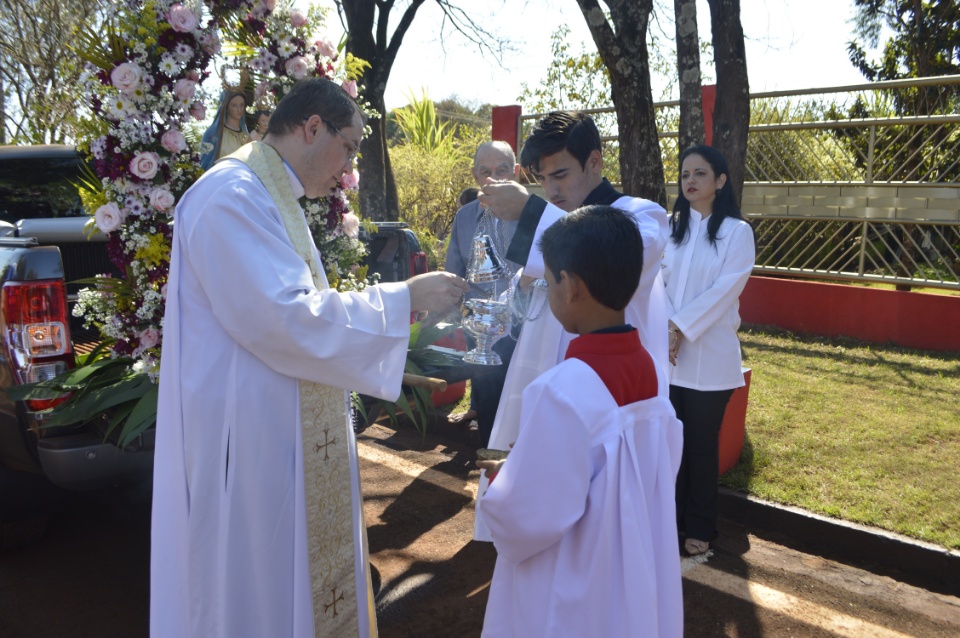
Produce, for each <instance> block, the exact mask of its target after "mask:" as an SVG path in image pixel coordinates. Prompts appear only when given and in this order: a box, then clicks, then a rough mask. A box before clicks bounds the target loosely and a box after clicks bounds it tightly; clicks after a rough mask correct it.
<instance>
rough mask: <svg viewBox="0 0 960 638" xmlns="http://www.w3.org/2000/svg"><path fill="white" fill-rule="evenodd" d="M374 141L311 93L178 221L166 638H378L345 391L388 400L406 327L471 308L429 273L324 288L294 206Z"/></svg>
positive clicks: (158, 479) (160, 561) (167, 445)
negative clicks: (356, 288) (415, 315)
mask: <svg viewBox="0 0 960 638" xmlns="http://www.w3.org/2000/svg"><path fill="white" fill-rule="evenodd" d="M362 132H363V117H362V114H361V112H360V110H359V109H358V107H357V106H356V103H355V102H354V101H353V100H352V98H350V96H349V95H347V93H346V92H345V91H344V90H343V89H342V88H340V87H339V86H338V85H337V84H335V83H333V82H330V81H328V80H306V81H303V82H301V83H299V84H298V85H296V86H295V87H294V88H293V89H292V90H291V92H290V93H289V94H288V95H287V96H286V97H284V99H283V100H281V102H280V104H279V105H278V106H277V109H276V112H275V113H274V115H273V117H272V118H271V120H270V124H269V128H268V130H267V135H266V137H265V138H264V140H263V142H253V143H251V144H248V145H246V146H244V147H242V148H241V149H240V150H239V151H237V152H236V153H235V154H233V155H231V156H229V157H228V158H224V159H222V160H221V161H220V162H218V163H217V164H216V165H215V166H214V167H213V168H212V169H211V170H210V171H209V172H207V173H206V174H205V175H203V177H201V178H200V180H198V181H197V183H196V184H194V186H193V187H192V188H191V189H190V190H189V191H187V193H186V194H184V196H183V198H182V199H181V201H180V202H179V204H178V205H177V210H176V218H175V219H176V223H175V226H174V236H173V254H172V259H171V268H170V278H169V283H168V291H167V300H166V304H167V305H166V315H165V318H164V331H165V334H164V348H163V362H162V366H161V372H160V397H159V412H158V417H157V441H156V459H155V468H154V499H153V518H152V534H151V561H150V569H151V587H150V633H151V636H153V637H154V638H190V637H193V638H218V637H222V638H243V637H250V638H263V637H265V636H270V637H271V638H274V637H276V638H280V637H284V638H287V637H296V638H308V637H309V638H313V637H315V636H325V637H330V638H344V637H351V636H363V637H369V636H375V635H376V619H375V616H374V613H373V600H372V594H371V591H370V581H369V574H368V562H367V549H366V529H365V527H364V523H363V502H362V499H361V493H360V485H359V471H358V463H357V455H356V441H355V439H354V436H353V429H352V427H351V425H350V423H349V418H348V414H349V410H348V398H347V394H346V393H345V392H344V390H346V389H350V390H356V391H358V392H362V393H365V394H369V395H373V396H377V397H381V398H385V399H390V400H393V399H396V398H397V397H398V396H399V393H400V385H401V378H402V374H403V367H404V362H405V359H406V351H407V341H408V338H409V317H410V312H411V311H412V310H426V311H435V310H436V311H439V310H442V309H445V308H448V307H450V306H452V305H453V304H454V303H456V302H457V301H458V300H459V298H460V297H461V295H462V294H463V293H464V292H466V291H467V290H468V287H467V285H466V282H464V281H463V280H461V279H460V278H459V277H456V276H455V275H453V274H450V273H430V274H428V275H421V276H419V277H415V278H413V279H410V280H409V281H407V282H401V283H394V284H384V285H382V286H374V287H371V288H368V289H366V290H365V291H364V292H362V293H337V292H336V291H334V290H330V289H328V288H327V284H326V280H325V276H324V273H323V268H322V262H321V260H320V256H319V254H318V253H317V250H316V247H315V246H314V243H313V240H312V239H311V237H310V233H309V230H308V228H307V224H306V220H305V218H304V215H303V211H302V209H301V207H300V204H299V198H300V197H302V196H304V195H306V196H307V197H311V198H315V197H319V196H323V195H325V194H327V193H329V192H330V189H331V188H333V187H334V186H335V185H336V184H337V182H338V181H339V179H340V178H341V177H342V176H343V175H344V174H345V173H346V172H349V171H352V170H353V160H354V158H355V156H356V153H357V148H358V146H359V144H360V139H361V135H362Z"/></svg>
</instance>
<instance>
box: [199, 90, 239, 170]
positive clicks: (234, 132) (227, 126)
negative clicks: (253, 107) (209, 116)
mask: <svg viewBox="0 0 960 638" xmlns="http://www.w3.org/2000/svg"><path fill="white" fill-rule="evenodd" d="M246 111H247V97H246V95H245V94H244V93H243V92H242V91H235V90H230V89H227V90H225V91H224V92H223V93H221V94H220V108H219V109H218V110H217V117H216V118H214V120H213V124H211V125H210V128H208V129H207V132H206V133H204V134H203V139H202V144H201V146H200V148H201V149H202V150H203V152H202V153H201V155H200V166H202V167H203V170H207V169H209V168H210V167H211V166H213V163H214V162H216V161H217V160H218V159H220V158H221V157H224V156H226V155H229V154H231V153H233V152H234V151H236V150H237V149H238V148H240V147H241V146H243V145H244V144H246V143H247V142H249V141H250V133H249V132H248V131H247V118H246V117H245V115H246Z"/></svg>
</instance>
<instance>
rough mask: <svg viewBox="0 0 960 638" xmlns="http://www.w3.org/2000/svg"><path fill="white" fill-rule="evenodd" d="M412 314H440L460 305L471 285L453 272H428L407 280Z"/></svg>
mask: <svg viewBox="0 0 960 638" xmlns="http://www.w3.org/2000/svg"><path fill="white" fill-rule="evenodd" d="M406 283H407V288H408V289H409V290H410V312H423V311H426V312H440V311H441V310H446V309H448V308H451V307H453V306H454V305H455V304H458V303H460V301H461V300H462V299H463V296H464V295H465V294H467V293H468V292H470V284H468V283H467V282H466V280H464V279H463V278H462V277H458V276H456V275H454V274H453V273H451V272H443V271H438V272H428V273H425V274H422V275H417V276H416V277H411V278H410V279H407V281H406Z"/></svg>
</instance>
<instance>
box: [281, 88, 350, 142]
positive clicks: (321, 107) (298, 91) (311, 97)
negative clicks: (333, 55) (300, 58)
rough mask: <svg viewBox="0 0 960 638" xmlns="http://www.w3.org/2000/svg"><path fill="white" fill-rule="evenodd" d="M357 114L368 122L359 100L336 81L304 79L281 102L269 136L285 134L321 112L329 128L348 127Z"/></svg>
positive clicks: (321, 117)
mask: <svg viewBox="0 0 960 638" xmlns="http://www.w3.org/2000/svg"><path fill="white" fill-rule="evenodd" d="M354 113H359V114H360V119H361V121H362V122H363V123H364V124H366V123H367V116H366V115H365V114H364V113H363V111H361V110H360V108H359V107H358V106H357V103H356V101H355V100H354V99H353V98H352V97H350V94H349V93H347V92H346V91H344V90H343V87H341V86H340V85H339V84H337V83H336V82H333V81H331V80H328V79H326V78H311V79H309V80H301V81H300V82H297V83H296V84H294V85H293V88H292V89H290V92H289V93H287V94H286V95H285V96H284V97H283V99H282V100H280V103H279V104H277V108H276V110H275V111H274V112H273V115H272V116H270V124H268V125H267V135H273V136H277V137H282V136H284V135H286V134H288V133H290V132H292V131H294V130H295V129H296V128H297V127H298V126H300V125H301V124H303V123H304V122H305V121H306V120H307V119H308V118H309V117H310V116H311V115H319V116H320V119H322V120H323V122H324V124H326V125H327V128H330V127H333V128H335V129H337V130H340V129H344V128H347V127H349V126H350V125H351V124H353V114H354ZM331 132H333V131H331Z"/></svg>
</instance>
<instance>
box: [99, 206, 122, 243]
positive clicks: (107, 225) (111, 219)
mask: <svg viewBox="0 0 960 638" xmlns="http://www.w3.org/2000/svg"><path fill="white" fill-rule="evenodd" d="M93 217H94V219H95V220H96V222H97V228H99V229H100V230H101V232H103V233H104V234H107V235H109V234H110V233H112V232H113V231H115V230H116V229H117V228H119V227H120V224H122V223H123V213H121V212H120V207H119V206H117V205H116V203H115V202H109V203H107V204H104V205H103V206H101V207H100V208H98V209H97V211H96V212H95V213H94V214H93Z"/></svg>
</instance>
